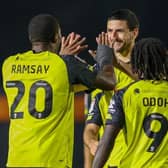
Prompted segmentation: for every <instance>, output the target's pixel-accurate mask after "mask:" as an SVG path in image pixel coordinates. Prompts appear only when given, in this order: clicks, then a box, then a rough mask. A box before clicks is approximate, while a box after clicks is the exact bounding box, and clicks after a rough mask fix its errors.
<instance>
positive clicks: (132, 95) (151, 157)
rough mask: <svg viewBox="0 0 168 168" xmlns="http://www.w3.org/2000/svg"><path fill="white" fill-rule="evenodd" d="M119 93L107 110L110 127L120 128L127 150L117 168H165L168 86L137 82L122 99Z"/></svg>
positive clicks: (142, 81) (166, 163)
mask: <svg viewBox="0 0 168 168" xmlns="http://www.w3.org/2000/svg"><path fill="white" fill-rule="evenodd" d="M120 93H122V91H121V92H120ZM120 93H117V95H116V96H114V97H113V101H111V106H109V107H110V108H109V114H110V115H111V116H112V117H111V123H112V124H117V123H118V125H119V126H121V127H123V132H124V136H125V142H126V146H127V147H126V151H125V152H124V155H123V157H122V159H121V162H120V168H126V167H129V168H167V167H168V147H167V144H168V113H167V110H168V82H167V81H160V82H159V81H148V80H146V81H144V80H140V81H138V82H136V83H134V84H132V85H131V86H130V87H129V88H128V89H127V90H126V91H125V93H122V94H123V98H122V96H121V95H120ZM109 121H110V118H109V120H108V121H107V122H108V124H109Z"/></svg>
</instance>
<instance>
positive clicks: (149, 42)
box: [131, 38, 168, 80]
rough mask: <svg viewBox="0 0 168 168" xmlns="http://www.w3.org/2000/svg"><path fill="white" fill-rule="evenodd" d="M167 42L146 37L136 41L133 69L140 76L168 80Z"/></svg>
mask: <svg viewBox="0 0 168 168" xmlns="http://www.w3.org/2000/svg"><path fill="white" fill-rule="evenodd" d="M166 52H167V48H166V46H165V44H164V43H163V42H162V41H161V40H159V39H157V38H144V39H141V40H139V41H138V42H136V44H135V46H134V48H133V51H132V54H131V64H132V70H133V72H135V73H138V76H139V78H143V79H148V80H162V79H166V80H168V55H167V53H166Z"/></svg>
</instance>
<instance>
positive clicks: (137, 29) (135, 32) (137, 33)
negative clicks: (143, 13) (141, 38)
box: [133, 28, 139, 39]
mask: <svg viewBox="0 0 168 168" xmlns="http://www.w3.org/2000/svg"><path fill="white" fill-rule="evenodd" d="M133 35H134V38H135V39H136V38H137V36H138V35H139V28H135V29H134V30H133Z"/></svg>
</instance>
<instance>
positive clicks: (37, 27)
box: [28, 14, 60, 42]
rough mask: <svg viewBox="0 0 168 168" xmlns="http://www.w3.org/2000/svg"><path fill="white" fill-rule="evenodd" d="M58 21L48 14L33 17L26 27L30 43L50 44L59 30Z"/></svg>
mask: <svg viewBox="0 0 168 168" xmlns="http://www.w3.org/2000/svg"><path fill="white" fill-rule="evenodd" d="M59 27H60V26H59V23H58V20H57V19H56V18H55V17H54V16H52V15H49V14H39V15H37V16H34V17H33V18H32V19H31V20H30V23H29V26H28V34H29V40H30V41H31V42H52V41H54V37H55V35H56V34H57V33H58V30H59Z"/></svg>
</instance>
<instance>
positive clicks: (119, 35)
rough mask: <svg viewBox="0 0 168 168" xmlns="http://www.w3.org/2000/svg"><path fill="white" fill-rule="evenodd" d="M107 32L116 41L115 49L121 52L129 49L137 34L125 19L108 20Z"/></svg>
mask: <svg viewBox="0 0 168 168" xmlns="http://www.w3.org/2000/svg"><path fill="white" fill-rule="evenodd" d="M107 34H108V37H109V38H110V39H111V40H113V41H114V46H113V48H114V51H115V52H120V53H122V52H124V51H125V50H129V49H130V47H131V46H132V44H133V43H134V40H135V38H136V36H137V33H135V32H134V30H133V31H130V29H129V28H128V25H127V21H125V20H110V21H108V22H107Z"/></svg>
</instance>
